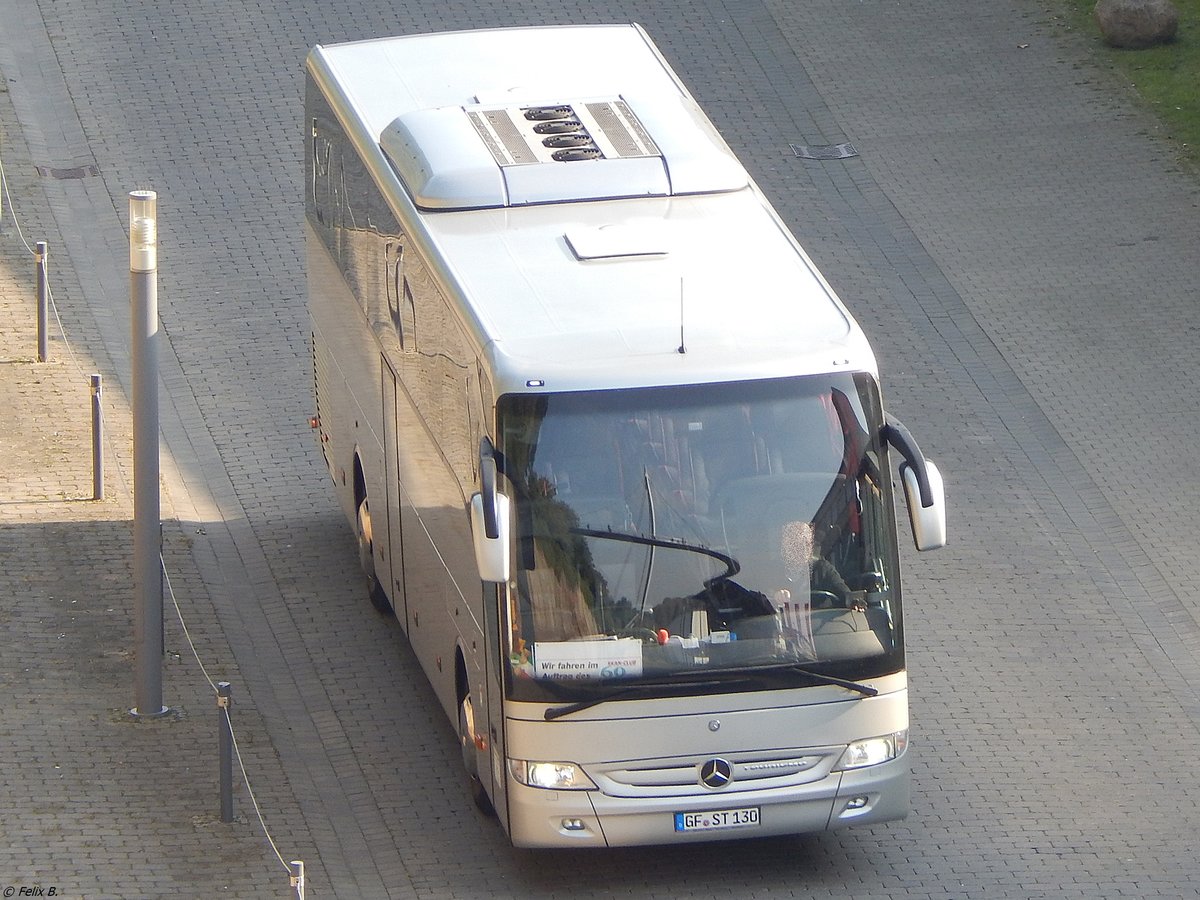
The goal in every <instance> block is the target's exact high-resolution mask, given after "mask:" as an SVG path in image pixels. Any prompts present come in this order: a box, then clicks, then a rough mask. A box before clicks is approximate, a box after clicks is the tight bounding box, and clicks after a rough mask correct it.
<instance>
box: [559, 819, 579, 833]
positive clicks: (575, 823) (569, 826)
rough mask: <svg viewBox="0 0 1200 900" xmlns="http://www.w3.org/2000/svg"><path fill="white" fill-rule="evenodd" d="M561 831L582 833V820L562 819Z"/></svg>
mask: <svg viewBox="0 0 1200 900" xmlns="http://www.w3.org/2000/svg"><path fill="white" fill-rule="evenodd" d="M562 827H563V831H583V828H584V826H583V819H563V820H562Z"/></svg>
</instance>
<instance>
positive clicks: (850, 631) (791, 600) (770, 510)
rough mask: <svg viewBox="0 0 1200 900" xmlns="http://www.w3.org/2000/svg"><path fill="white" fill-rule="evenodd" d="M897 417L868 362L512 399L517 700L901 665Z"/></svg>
mask: <svg viewBox="0 0 1200 900" xmlns="http://www.w3.org/2000/svg"><path fill="white" fill-rule="evenodd" d="M881 426H882V412H881V408H880V402H879V394H878V389H877V386H876V384H875V381H874V379H873V378H871V377H870V376H869V375H865V374H861V373H860V374H857V375H851V374H839V375H821V376H805V377H801V378H791V379H781V380H770V381H749V382H734V383H724V384H709V385H689V386H682V387H662V388H643V389H633V390H614V391H600V392H587V393H564V394H545V395H529V394H518V395H507V396H505V397H504V398H502V400H501V403H500V409H499V433H500V452H501V456H500V462H501V468H502V471H503V474H504V476H505V477H506V479H507V480H508V485H507V489H508V490H509V492H510V495H511V496H512V498H513V500H514V507H515V510H516V512H515V519H516V521H515V526H516V527H515V533H516V541H515V542H514V550H513V552H514V554H515V559H514V565H513V567H512V571H513V572H514V576H513V578H512V580H511V582H510V584H509V585H507V586H506V591H505V594H504V597H505V600H506V602H505V603H504V606H505V607H506V609H507V616H506V617H505V620H504V629H505V643H506V648H505V649H506V651H507V652H506V654H505V656H506V658H507V665H508V667H509V668H508V672H507V675H508V677H507V679H506V682H507V684H508V688H509V696H510V697H511V698H512V699H517V700H535V701H545V702H554V701H557V700H563V699H576V700H578V699H584V700H588V699H594V698H596V697H597V696H600V697H601V698H602V697H603V696H604V695H605V693H606V692H610V693H611V694H612V695H613V696H614V698H616V697H628V696H639V697H640V696H654V695H655V691H656V688H661V689H662V693H663V694H664V695H665V694H668V693H669V694H671V695H678V694H679V693H680V692H681V691H682V692H684V693H687V692H689V691H688V687H687V686H688V685H694V690H693V691H692V692H695V693H701V692H703V693H711V692H714V691H721V690H729V691H732V690H753V689H756V688H761V689H766V688H779V687H798V686H804V685H807V684H814V683H822V682H821V681H820V680H819V678H818V677H817V676H818V675H819V674H824V675H826V676H832V677H836V678H843V679H859V678H867V677H872V676H877V675H882V674H886V673H889V672H895V671H898V670H900V669H901V668H902V667H903V639H902V631H901V618H900V592H899V578H898V571H897V562H896V541H895V518H894V512H893V509H892V490H891V484H890V474H889V468H888V464H887V460H886V456H885V452H886V451H885V449H884V446H883V445H882V443H881V441H880V437H879V435H880V428H881ZM756 673H757V674H756ZM768 674H769V675H770V677H767V676H768ZM709 675H711V677H708V676H709ZM760 676H761V677H760ZM824 683H827V682H824ZM638 684H642V685H644V686H645V688H646V689H647V690H646V691H640V690H635V691H631V688H632V687H635V686H637V685H638ZM747 685H749V687H748V686H747Z"/></svg>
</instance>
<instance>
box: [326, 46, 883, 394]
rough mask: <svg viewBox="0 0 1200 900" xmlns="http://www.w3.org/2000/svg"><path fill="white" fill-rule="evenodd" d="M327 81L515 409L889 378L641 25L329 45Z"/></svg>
mask: <svg viewBox="0 0 1200 900" xmlns="http://www.w3.org/2000/svg"><path fill="white" fill-rule="evenodd" d="M564 58H569V59H570V65H569V66H563V65H561V61H562V60H563V59H564ZM309 71H310V73H311V74H312V75H313V77H314V78H315V80H316V81H317V83H318V84H319V85H320V86H321V88H322V90H324V91H325V93H326V95H327V97H328V98H329V99H330V101H331V105H332V106H333V108H334V110H335V112H336V114H337V115H339V117H340V118H341V119H342V120H343V125H344V126H345V127H346V131H347V134H348V135H350V137H351V140H352V141H354V142H355V144H356V145H357V148H358V152H359V153H360V155H361V156H362V158H363V162H364V164H365V165H366V166H367V167H368V169H370V170H371V172H372V175H373V177H374V178H375V181H376V182H377V183H378V184H379V186H380V189H381V191H382V192H383V194H384V195H385V197H387V199H388V201H389V202H390V203H391V204H392V205H393V207H394V208H395V209H396V211H397V214H398V215H399V217H400V220H401V221H402V222H403V223H405V227H406V228H408V229H410V230H411V232H412V234H411V235H410V236H411V238H412V239H413V240H414V242H416V243H417V244H418V245H420V246H421V247H422V249H423V250H424V251H425V254H426V256H427V258H428V260H429V262H430V264H431V265H432V266H433V267H434V269H435V270H436V271H437V272H438V273H439V274H440V276H441V280H442V281H443V282H444V284H445V285H446V289H447V290H448V291H449V292H452V293H454V294H455V296H453V297H452V298H449V299H452V303H453V304H454V305H456V306H457V308H459V309H460V311H461V314H462V315H463V318H464V321H465V322H466V324H467V326H468V327H469V328H473V329H474V331H475V334H474V337H475V338H476V339H477V340H478V341H479V342H480V344H481V346H482V347H484V348H485V352H486V353H488V354H489V355H490V357H491V360H492V363H493V369H494V371H493V372H492V377H493V381H494V383H495V387H496V389H497V391H498V392H504V391H509V390H530V389H534V388H538V389H545V390H573V389H584V388H603V387H622V386H634V385H644V384H679V383H689V382H712V381H723V380H740V379H745V378H755V377H777V376H786V375H798V374H806V373H810V372H813V373H815V372H828V371H832V370H836V369H842V368H846V369H855V370H867V371H874V369H875V361H874V357H873V355H872V353H871V350H870V348H869V346H868V345H867V342H866V340H865V338H864V336H863V335H862V333H861V331H860V329H859V328H858V326H857V325H856V324H855V323H854V321H853V320H852V319H851V317H850V316H849V314H848V313H847V312H846V311H845V309H844V308H843V307H842V305H841V303H840V302H839V301H838V300H837V298H836V297H835V296H834V294H833V292H832V290H831V289H830V288H829V287H828V285H827V284H826V283H825V281H824V279H823V278H822V277H821V275H820V274H819V273H818V272H817V270H816V268H815V267H814V266H813V265H812V263H811V262H810V261H809V259H808V257H807V256H806V255H805V254H804V252H803V251H802V250H801V249H800V247H799V246H798V245H797V244H796V242H795V241H794V239H793V238H792V237H791V235H790V233H789V232H788V231H787V229H786V228H785V227H784V226H783V224H782V222H781V221H780V220H779V219H778V217H777V216H776V215H775V213H774V211H773V210H772V209H771V208H770V205H769V204H768V203H767V201H766V200H765V198H763V196H762V195H761V193H760V192H759V191H758V190H757V188H756V187H755V186H754V185H753V183H752V181H751V180H750V178H749V176H748V175H747V174H746V172H745V170H744V168H743V167H742V166H741V164H740V163H739V162H738V161H737V159H736V158H735V157H734V155H733V153H732V152H731V151H730V150H729V148H728V146H727V145H726V144H725V142H724V140H723V139H722V138H721V137H720V135H719V133H718V132H717V131H716V129H715V128H714V127H713V126H712V124H711V123H710V122H709V121H708V119H707V117H705V116H704V114H703V112H702V111H701V110H700V108H699V107H698V106H697V105H696V103H695V101H694V100H693V99H692V97H691V96H690V94H688V92H687V90H686V89H685V88H684V87H683V85H682V83H681V82H680V81H679V80H678V78H677V77H676V76H675V75H674V73H673V72H672V71H671V69H670V67H669V66H668V65H667V63H666V62H665V60H664V59H663V58H662V56H661V55H660V54H659V53H658V51H657V50H656V49H655V48H654V46H653V44H651V42H650V40H649V38H647V37H646V35H645V33H644V32H643V31H642V30H641V29H640V28H639V27H637V26H629V25H621V26H569V27H545V28H516V29H499V30H494V31H472V32H452V33H445V34H430V35H413V36H404V37H395V38H383V39H378V40H371V41H361V42H355V43H350V44H339V45H333V46H328V47H320V46H318V47H316V48H314V49H313V51H312V53H311V54H310V57H309ZM563 122H565V123H566V125H565V126H563V129H562V130H561V131H560V130H556V126H555V123H563ZM539 126H541V127H539ZM560 133H561V134H566V135H567V138H568V139H567V140H561V141H558V140H554V141H551V142H550V146H546V145H545V144H544V143H543V142H544V141H545V139H546V138H547V137H549V138H555V136H556V135H558V134H560ZM556 148H557V149H556ZM568 151H569V152H568Z"/></svg>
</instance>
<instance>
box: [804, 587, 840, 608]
mask: <svg viewBox="0 0 1200 900" xmlns="http://www.w3.org/2000/svg"><path fill="white" fill-rule="evenodd" d="M809 599H810V601H811V602H812V608H813V609H833V608H835V607H839V606H841V605H842V599H841V598H840V597H839V596H838V595H837V594H835V593H833V592H832V591H809Z"/></svg>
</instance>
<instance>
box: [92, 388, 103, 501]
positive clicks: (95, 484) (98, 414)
mask: <svg viewBox="0 0 1200 900" xmlns="http://www.w3.org/2000/svg"><path fill="white" fill-rule="evenodd" d="M90 380H91V383H92V499H93V500H103V499H104V403H103V399H104V398H103V384H102V381H101V378H100V376H99V375H92V376H90Z"/></svg>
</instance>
